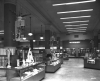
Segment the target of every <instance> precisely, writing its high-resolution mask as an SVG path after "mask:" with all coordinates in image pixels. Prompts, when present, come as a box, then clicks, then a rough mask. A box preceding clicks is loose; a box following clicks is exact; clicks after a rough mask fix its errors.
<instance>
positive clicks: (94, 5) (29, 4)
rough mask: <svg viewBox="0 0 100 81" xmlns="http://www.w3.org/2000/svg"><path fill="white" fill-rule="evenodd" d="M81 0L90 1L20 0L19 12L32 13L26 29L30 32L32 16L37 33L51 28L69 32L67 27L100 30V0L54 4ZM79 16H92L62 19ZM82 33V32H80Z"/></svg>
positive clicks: (34, 30)
mask: <svg viewBox="0 0 100 81" xmlns="http://www.w3.org/2000/svg"><path fill="white" fill-rule="evenodd" d="M79 1H90V0H18V2H19V3H18V4H17V13H19V12H21V13H22V14H29V13H30V14H31V15H29V16H26V17H25V18H24V19H25V22H26V26H25V28H26V29H25V30H26V32H27V33H28V32H29V31H30V17H31V31H32V32H35V33H40V32H41V26H42V32H44V31H45V29H46V28H47V29H50V30H51V31H52V32H56V33H68V31H67V29H66V28H76V27H87V29H86V32H87V33H88V32H94V31H98V30H100V27H99V26H100V15H99V14H100V0H96V1H95V2H89V3H81V4H72V5H61V6H53V4H59V3H70V2H79ZM86 9H93V11H86V12H76V13H64V14H57V12H64V11H75V10H86ZM77 16H91V17H86V18H72V19H60V18H64V17H77ZM85 20H89V22H79V23H70V24H69V23H63V22H71V21H85ZM79 24H88V25H86V26H67V27H65V25H79ZM80 33H81V32H80Z"/></svg>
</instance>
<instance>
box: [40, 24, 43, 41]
mask: <svg viewBox="0 0 100 81" xmlns="http://www.w3.org/2000/svg"><path fill="white" fill-rule="evenodd" d="M40 39H41V40H43V39H44V37H43V35H42V25H41V36H40Z"/></svg>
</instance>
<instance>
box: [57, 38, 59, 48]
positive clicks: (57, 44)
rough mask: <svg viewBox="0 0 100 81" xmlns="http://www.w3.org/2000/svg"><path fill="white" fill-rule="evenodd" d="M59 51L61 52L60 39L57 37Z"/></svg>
mask: <svg viewBox="0 0 100 81" xmlns="http://www.w3.org/2000/svg"><path fill="white" fill-rule="evenodd" d="M57 49H58V50H60V37H57Z"/></svg>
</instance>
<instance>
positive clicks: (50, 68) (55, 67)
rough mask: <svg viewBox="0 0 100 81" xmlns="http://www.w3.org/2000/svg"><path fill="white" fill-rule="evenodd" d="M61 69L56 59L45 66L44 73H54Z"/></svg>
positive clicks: (58, 60) (59, 62)
mask: <svg viewBox="0 0 100 81" xmlns="http://www.w3.org/2000/svg"><path fill="white" fill-rule="evenodd" d="M60 67H61V60H60V59H57V60H54V61H52V63H51V64H47V65H46V72H51V73H52V72H56V71H57V70H58V69H59V68H60Z"/></svg>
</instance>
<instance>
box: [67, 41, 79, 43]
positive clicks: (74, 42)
mask: <svg viewBox="0 0 100 81" xmlns="http://www.w3.org/2000/svg"><path fill="white" fill-rule="evenodd" d="M69 43H80V41H75V42H69Z"/></svg>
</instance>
